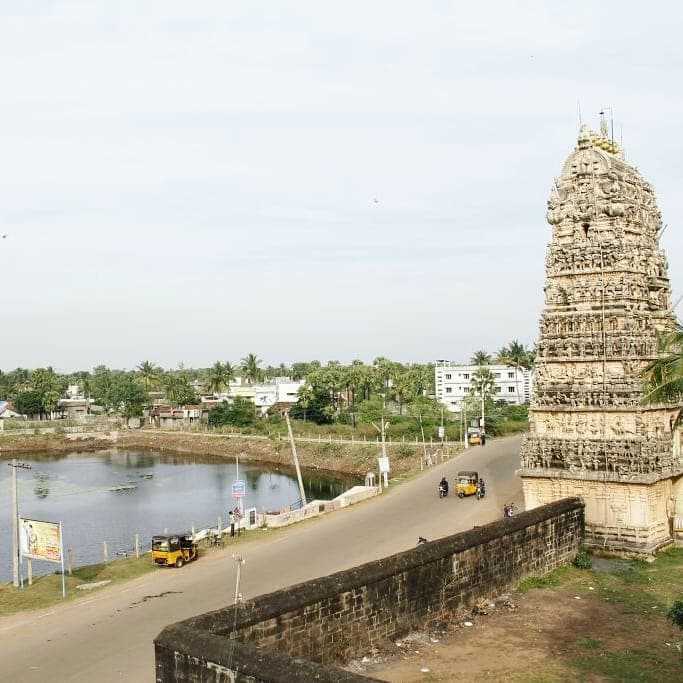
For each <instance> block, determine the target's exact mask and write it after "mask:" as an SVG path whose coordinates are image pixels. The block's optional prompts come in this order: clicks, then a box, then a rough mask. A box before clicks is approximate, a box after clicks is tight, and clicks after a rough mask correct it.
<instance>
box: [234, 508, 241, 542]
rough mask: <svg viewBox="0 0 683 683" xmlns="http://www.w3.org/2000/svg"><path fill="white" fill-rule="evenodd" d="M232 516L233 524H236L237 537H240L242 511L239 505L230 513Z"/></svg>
mask: <svg viewBox="0 0 683 683" xmlns="http://www.w3.org/2000/svg"><path fill="white" fill-rule="evenodd" d="M232 516H233V518H234V520H235V524H237V535H238V536H241V535H242V524H241V523H240V522H241V521H242V511H241V510H240V506H239V505H238V506H237V507H236V508H235V509H234V510H233V511H232Z"/></svg>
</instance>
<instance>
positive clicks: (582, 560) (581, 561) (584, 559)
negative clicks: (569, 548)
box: [572, 551, 593, 569]
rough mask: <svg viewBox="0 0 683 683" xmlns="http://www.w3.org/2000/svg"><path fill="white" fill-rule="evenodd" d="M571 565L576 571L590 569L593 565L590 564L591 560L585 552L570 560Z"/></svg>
mask: <svg viewBox="0 0 683 683" xmlns="http://www.w3.org/2000/svg"><path fill="white" fill-rule="evenodd" d="M572 564H573V565H574V566H575V567H576V568H577V569H592V568H593V565H592V563H591V558H590V556H589V555H588V553H586V552H583V551H581V552H578V553H576V557H575V558H574V559H573V560H572Z"/></svg>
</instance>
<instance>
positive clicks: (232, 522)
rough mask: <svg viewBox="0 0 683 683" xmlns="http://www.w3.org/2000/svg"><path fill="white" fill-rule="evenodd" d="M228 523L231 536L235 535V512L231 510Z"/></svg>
mask: <svg viewBox="0 0 683 683" xmlns="http://www.w3.org/2000/svg"><path fill="white" fill-rule="evenodd" d="M228 524H229V525H230V536H234V535H235V513H234V512H233V511H232V510H230V512H228Z"/></svg>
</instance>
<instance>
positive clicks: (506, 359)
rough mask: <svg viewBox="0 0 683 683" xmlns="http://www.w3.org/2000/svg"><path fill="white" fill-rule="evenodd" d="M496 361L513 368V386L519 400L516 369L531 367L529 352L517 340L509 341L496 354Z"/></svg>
mask: <svg viewBox="0 0 683 683" xmlns="http://www.w3.org/2000/svg"><path fill="white" fill-rule="evenodd" d="M496 360H497V361H498V363H503V364H504V365H509V366H510V367H513V368H515V388H516V390H517V397H518V400H519V377H518V376H517V370H520V369H524V370H528V369H529V368H530V367H531V356H530V352H529V351H528V350H527V349H526V348H525V346H524V344H520V343H519V342H518V341H517V340H513V341H511V342H510V345H509V346H504V347H503V348H502V349H500V351H498V353H497V354H496Z"/></svg>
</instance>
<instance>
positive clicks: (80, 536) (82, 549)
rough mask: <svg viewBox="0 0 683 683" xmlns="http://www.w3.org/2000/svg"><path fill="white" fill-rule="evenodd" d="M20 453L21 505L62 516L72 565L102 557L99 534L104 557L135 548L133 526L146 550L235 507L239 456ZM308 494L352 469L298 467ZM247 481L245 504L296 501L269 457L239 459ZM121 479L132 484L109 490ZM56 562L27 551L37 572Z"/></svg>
mask: <svg viewBox="0 0 683 683" xmlns="http://www.w3.org/2000/svg"><path fill="white" fill-rule="evenodd" d="M17 460H18V462H22V463H26V464H28V465H30V466H31V469H30V470H25V469H18V470H17V482H18V497H19V515H20V516H21V517H25V518H29V519H38V520H41V521H47V522H60V521H61V522H62V529H63V536H64V550H65V552H66V549H67V548H71V551H72V558H73V566H74V567H78V566H82V565H86V564H93V563H96V562H101V561H102V559H103V545H102V543H103V541H107V544H108V550H109V557H110V559H114V558H115V557H116V554H117V552H118V551H123V550H124V549H125V550H128V551H132V549H133V548H134V544H135V534H136V533H138V534H140V543H141V546H142V548H143V549H145V550H148V549H149V545H150V542H151V537H152V536H153V535H154V534H161V533H164V529H168V531H169V532H183V531H189V530H190V527H191V524H192V523H194V526H195V529H197V530H199V529H203V528H207V527H210V526H216V523H217V521H218V516H219V515H220V516H221V517H222V520H223V525H224V526H225V525H226V520H227V512H228V510H229V509H231V508H233V507H235V505H236V504H237V501H236V500H234V499H233V498H232V483H233V481H234V480H235V479H236V474H237V471H236V469H237V468H236V463H235V462H234V460H233V461H232V462H230V461H226V460H224V459H218V458H207V457H196V456H187V455H169V454H167V453H158V452H154V451H129V450H120V449H111V450H108V451H98V452H95V453H78V452H74V453H69V454H66V455H57V456H53V455H51V456H45V455H42V454H41V455H25V456H24V457H23V458H21V459H17ZM11 462H12V461H11V459H8V458H7V457H3V458H0V467H1V469H0V583H2V582H6V581H11V580H12V536H11V524H12V468H11V467H7V464H6V463H11ZM302 475H303V476H302V478H303V481H304V489H305V491H306V497H307V499H308V500H311V499H315V498H319V499H322V500H330V499H332V498H334V497H335V496H338V495H339V494H341V493H343V492H344V491H345V490H346V489H348V488H350V487H351V486H353V485H354V484H357V483H361V482H359V481H358V480H356V479H354V478H347V479H344V478H343V477H342V476H341V475H340V477H339V478H337V479H334V478H329V477H324V476H322V475H319V474H318V473H310V472H306V471H304V472H303V473H302ZM239 478H240V479H243V480H244V481H245V483H246V495H245V498H244V500H243V507H244V509H248V508H252V507H255V508H257V510H258V511H259V512H261V511H262V510H263V509H265V510H274V511H275V510H280V509H282V508H283V507H286V506H288V505H291V504H293V503H294V502H296V501H298V500H299V498H300V496H299V486H298V484H297V480H296V473H295V471H294V469H293V468H292V470H291V471H289V470H287V469H283V468H277V467H275V466H272V467H271V466H267V465H258V466H256V465H253V464H247V463H240V465H239ZM122 484H132V485H134V488H129V489H126V490H118V491H117V490H112V487H114V488H115V487H117V486H120V485H122ZM58 569H59V565H58V564H55V563H51V562H42V561H37V560H34V561H33V573H34V575H38V574H46V573H50V572H53V571H57V570H58Z"/></svg>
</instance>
